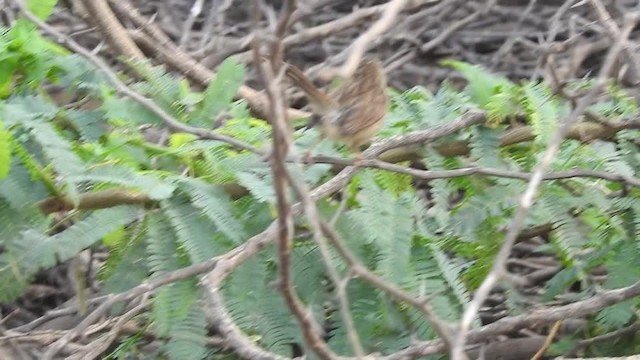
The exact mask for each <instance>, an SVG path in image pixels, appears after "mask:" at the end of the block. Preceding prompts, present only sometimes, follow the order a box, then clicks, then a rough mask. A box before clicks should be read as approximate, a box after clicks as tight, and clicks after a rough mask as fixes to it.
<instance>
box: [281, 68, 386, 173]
mask: <svg viewBox="0 0 640 360" xmlns="http://www.w3.org/2000/svg"><path fill="white" fill-rule="evenodd" d="M285 74H286V76H287V78H288V79H289V80H290V81H291V82H293V83H294V85H296V86H297V87H299V88H300V89H302V91H304V92H305V94H306V96H307V98H308V100H309V103H310V105H311V109H312V115H311V120H310V123H309V125H310V126H316V125H320V129H321V135H320V138H319V139H318V141H317V142H316V143H315V144H314V145H313V146H311V147H310V148H309V149H308V150H307V152H306V156H305V157H306V158H307V159H309V158H310V155H311V151H312V150H313V148H314V147H315V146H317V145H318V144H319V143H320V142H321V141H322V140H323V139H324V138H325V137H328V138H330V139H332V140H337V141H340V142H342V143H344V144H345V145H347V146H348V147H349V149H350V151H351V152H352V153H353V154H354V155H355V160H356V164H358V163H359V162H361V161H362V160H363V158H362V152H361V151H360V147H361V146H362V145H364V144H366V143H367V142H369V141H370V140H371V138H372V137H373V136H375V135H376V134H377V133H378V132H379V131H380V129H382V126H383V125H384V117H385V115H386V113H387V108H388V106H389V96H388V94H387V79H386V76H385V73H384V68H383V67H382V64H381V62H380V61H378V60H376V59H371V58H364V59H362V60H361V61H360V63H359V64H358V66H357V68H356V70H355V71H354V72H353V74H352V75H351V77H349V78H347V79H345V81H344V82H343V84H342V85H341V86H340V87H339V88H337V89H336V90H334V91H332V92H330V93H326V92H324V91H322V90H320V89H318V88H317V87H316V86H315V85H314V84H313V83H312V82H311V80H309V78H308V77H307V76H306V75H305V74H304V73H303V72H302V70H300V69H299V68H297V67H296V66H295V65H292V64H286V69H285Z"/></svg>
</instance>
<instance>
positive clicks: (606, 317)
mask: <svg viewBox="0 0 640 360" xmlns="http://www.w3.org/2000/svg"><path fill="white" fill-rule="evenodd" d="M634 309H635V304H634V302H633V300H627V301H623V302H621V303H617V304H613V305H611V306H609V307H606V308H604V309H602V310H600V311H599V312H598V314H597V315H596V321H597V322H598V324H599V325H600V326H602V327H603V329H604V330H605V331H611V330H616V329H620V328H621V327H623V326H625V325H627V324H628V323H629V322H630V321H631V320H632V319H633V317H634V315H635V311H634Z"/></svg>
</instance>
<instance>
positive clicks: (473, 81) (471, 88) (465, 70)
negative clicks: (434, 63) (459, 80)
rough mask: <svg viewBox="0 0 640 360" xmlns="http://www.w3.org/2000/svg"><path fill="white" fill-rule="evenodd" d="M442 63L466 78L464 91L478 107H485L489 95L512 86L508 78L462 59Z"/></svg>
mask: <svg viewBox="0 0 640 360" xmlns="http://www.w3.org/2000/svg"><path fill="white" fill-rule="evenodd" d="M442 65H445V66H451V67H452V68H454V69H455V70H458V71H459V72H461V73H462V75H463V76H464V77H465V78H466V79H467V81H468V82H469V84H468V85H467V88H466V89H465V91H466V92H467V93H468V94H469V95H470V96H471V100H472V101H473V102H474V103H476V104H478V105H479V106H480V107H482V108H484V109H486V107H487V105H489V104H490V103H491V97H492V96H493V95H495V94H498V93H500V92H501V91H504V90H506V89H510V88H512V87H513V86H514V84H513V83H511V82H510V81H509V80H508V79H506V78H505V77H502V76H498V75H495V74H491V73H489V72H488V71H486V70H485V69H484V68H482V67H481V66H478V65H471V64H467V63H465V62H462V61H456V60H445V61H443V62H442Z"/></svg>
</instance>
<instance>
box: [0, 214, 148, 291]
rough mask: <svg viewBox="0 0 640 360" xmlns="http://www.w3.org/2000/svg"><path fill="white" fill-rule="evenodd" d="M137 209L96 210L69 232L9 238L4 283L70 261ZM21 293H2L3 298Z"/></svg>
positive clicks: (0, 276) (0, 279) (0, 261)
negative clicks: (60, 262)
mask: <svg viewBox="0 0 640 360" xmlns="http://www.w3.org/2000/svg"><path fill="white" fill-rule="evenodd" d="M136 214H137V208H135V207H130V206H118V207H114V208H110V209H103V210H96V211H94V212H93V213H92V214H91V215H89V216H88V217H86V218H85V219H82V220H81V221H79V222H77V223H75V224H73V225H72V226H71V227H69V228H68V229H66V230H65V231H63V232H61V233H58V234H56V235H53V236H46V235H43V234H42V233H40V232H38V231H35V230H25V231H22V232H21V234H20V235H19V237H18V238H15V239H13V240H8V242H6V243H5V244H4V245H5V246H6V247H7V248H6V251H5V253H3V254H2V255H0V284H11V283H12V282H16V283H18V284H26V281H28V280H29V279H30V278H31V277H32V276H33V275H34V274H35V273H36V272H37V271H38V270H40V269H43V268H49V267H52V266H54V265H55V264H56V263H57V262H59V261H66V260H68V259H70V258H72V257H73V256H75V255H77V254H78V253H79V252H80V251H82V250H83V249H85V248H87V247H89V246H91V245H93V244H94V243H95V242H97V241H99V240H100V239H102V238H103V237H104V236H105V235H107V234H109V233H110V232H112V231H114V230H116V229H117V228H118V227H120V226H122V225H124V224H126V223H128V222H130V221H132V220H134V219H135V216H136ZM16 295H18V293H16V292H15V291H14V292H10V291H8V292H6V293H5V292H2V293H1V295H0V297H3V296H4V297H3V298H1V299H0V301H8V300H11V298H12V297H14V296H16Z"/></svg>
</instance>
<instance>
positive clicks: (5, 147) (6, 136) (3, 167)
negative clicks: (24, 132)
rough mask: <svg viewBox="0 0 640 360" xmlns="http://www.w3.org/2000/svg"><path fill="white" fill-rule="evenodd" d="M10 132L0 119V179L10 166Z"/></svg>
mask: <svg viewBox="0 0 640 360" xmlns="http://www.w3.org/2000/svg"><path fill="white" fill-rule="evenodd" d="M10 141H11V134H10V133H9V132H8V131H7V130H5V129H4V124H3V123H2V121H0V180H2V179H3V178H4V177H5V176H7V175H8V174H9V169H10V167H11V143H10Z"/></svg>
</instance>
